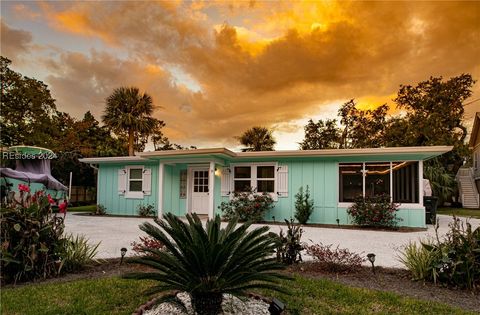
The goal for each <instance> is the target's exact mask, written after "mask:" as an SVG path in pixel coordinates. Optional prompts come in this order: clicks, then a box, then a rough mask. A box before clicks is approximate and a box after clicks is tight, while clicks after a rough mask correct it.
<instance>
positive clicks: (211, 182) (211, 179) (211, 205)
mask: <svg viewBox="0 0 480 315" xmlns="http://www.w3.org/2000/svg"><path fill="white" fill-rule="evenodd" d="M214 198H215V162H210V167H209V169H208V218H209V219H212V218H213V217H214V216H215V202H214V201H215V200H214Z"/></svg>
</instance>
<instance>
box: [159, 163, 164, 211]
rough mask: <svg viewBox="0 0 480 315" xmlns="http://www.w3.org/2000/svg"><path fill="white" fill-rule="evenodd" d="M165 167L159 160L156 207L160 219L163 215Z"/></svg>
mask: <svg viewBox="0 0 480 315" xmlns="http://www.w3.org/2000/svg"><path fill="white" fill-rule="evenodd" d="M164 168H165V164H164V163H163V162H160V164H159V165H158V207H157V213H158V218H159V219H161V218H162V216H163V171H164Z"/></svg>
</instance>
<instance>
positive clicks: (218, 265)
mask: <svg viewBox="0 0 480 315" xmlns="http://www.w3.org/2000/svg"><path fill="white" fill-rule="evenodd" d="M186 218H187V220H188V223H186V222H183V221H182V220H180V219H179V218H177V217H176V216H175V215H173V214H171V213H167V214H165V215H164V217H163V220H156V223H157V224H158V225H159V226H160V228H158V227H157V226H155V225H153V224H151V223H149V222H145V223H143V224H142V225H140V229H141V230H142V231H144V232H146V233H147V234H148V235H150V236H151V237H153V238H154V239H155V240H158V241H160V242H162V243H163V244H164V245H165V250H159V249H154V248H148V247H144V248H143V250H145V252H146V253H147V255H146V256H144V257H140V258H133V259H132V260H131V261H133V262H136V263H139V264H142V265H146V266H149V267H151V268H153V269H155V271H154V272H144V273H131V274H127V275H125V276H124V277H125V278H128V279H137V280H140V279H150V280H155V281H158V283H157V285H156V286H154V287H152V288H151V289H149V290H148V291H147V292H148V293H149V294H159V293H162V294H163V296H162V297H161V298H159V299H157V300H156V303H157V304H159V303H162V302H166V301H168V302H174V303H175V304H177V305H178V306H180V307H182V308H184V305H183V304H182V303H181V301H180V300H179V299H178V298H177V297H176V294H177V293H178V292H179V291H182V292H187V293H188V294H189V295H190V298H191V301H192V306H193V309H194V310H195V311H196V312H197V313H198V314H201V315H202V314H205V315H206V314H208V315H212V314H213V315H214V314H218V313H219V312H220V311H221V304H222V299H223V294H224V293H228V294H232V295H234V296H245V295H246V294H247V292H246V291H247V290H249V289H255V288H264V289H271V290H276V291H279V292H286V290H285V289H283V288H282V287H281V285H280V284H279V282H280V281H281V280H282V279H291V277H289V276H287V275H285V274H281V273H279V272H278V270H281V269H283V268H284V265H283V264H281V263H279V262H277V260H276V258H275V257H274V256H273V254H274V252H275V249H276V248H277V246H278V245H279V238H278V235H276V234H273V233H267V231H268V227H266V226H264V227H260V228H256V229H254V230H252V231H247V229H248V228H249V227H250V223H245V224H243V225H241V226H239V227H237V222H238V220H237V219H234V220H231V221H230V222H229V223H228V225H227V226H226V227H225V228H223V229H222V228H221V226H220V224H221V220H220V216H219V215H217V216H216V217H215V219H211V220H208V221H207V224H206V226H205V227H204V226H203V225H202V222H201V221H200V219H199V217H198V216H197V215H196V214H193V215H190V214H187V216H186Z"/></svg>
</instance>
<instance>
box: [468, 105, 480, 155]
mask: <svg viewBox="0 0 480 315" xmlns="http://www.w3.org/2000/svg"><path fill="white" fill-rule="evenodd" d="M479 129H480V112H477V113H476V115H475V119H474V120H473V128H472V134H471V135H470V141H469V142H468V146H469V147H470V148H473V147H474V146H475V143H476V142H477V137H478V134H479V133H480V130H479Z"/></svg>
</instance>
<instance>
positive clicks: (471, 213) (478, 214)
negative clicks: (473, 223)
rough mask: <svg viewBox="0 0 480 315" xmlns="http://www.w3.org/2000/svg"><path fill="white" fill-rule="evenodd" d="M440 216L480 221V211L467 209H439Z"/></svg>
mask: <svg viewBox="0 0 480 315" xmlns="http://www.w3.org/2000/svg"><path fill="white" fill-rule="evenodd" d="M437 213H438V214H447V215H456V216H457V217H467V218H470V217H472V218H477V219H480V210H479V209H465V208H438V209H437Z"/></svg>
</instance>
